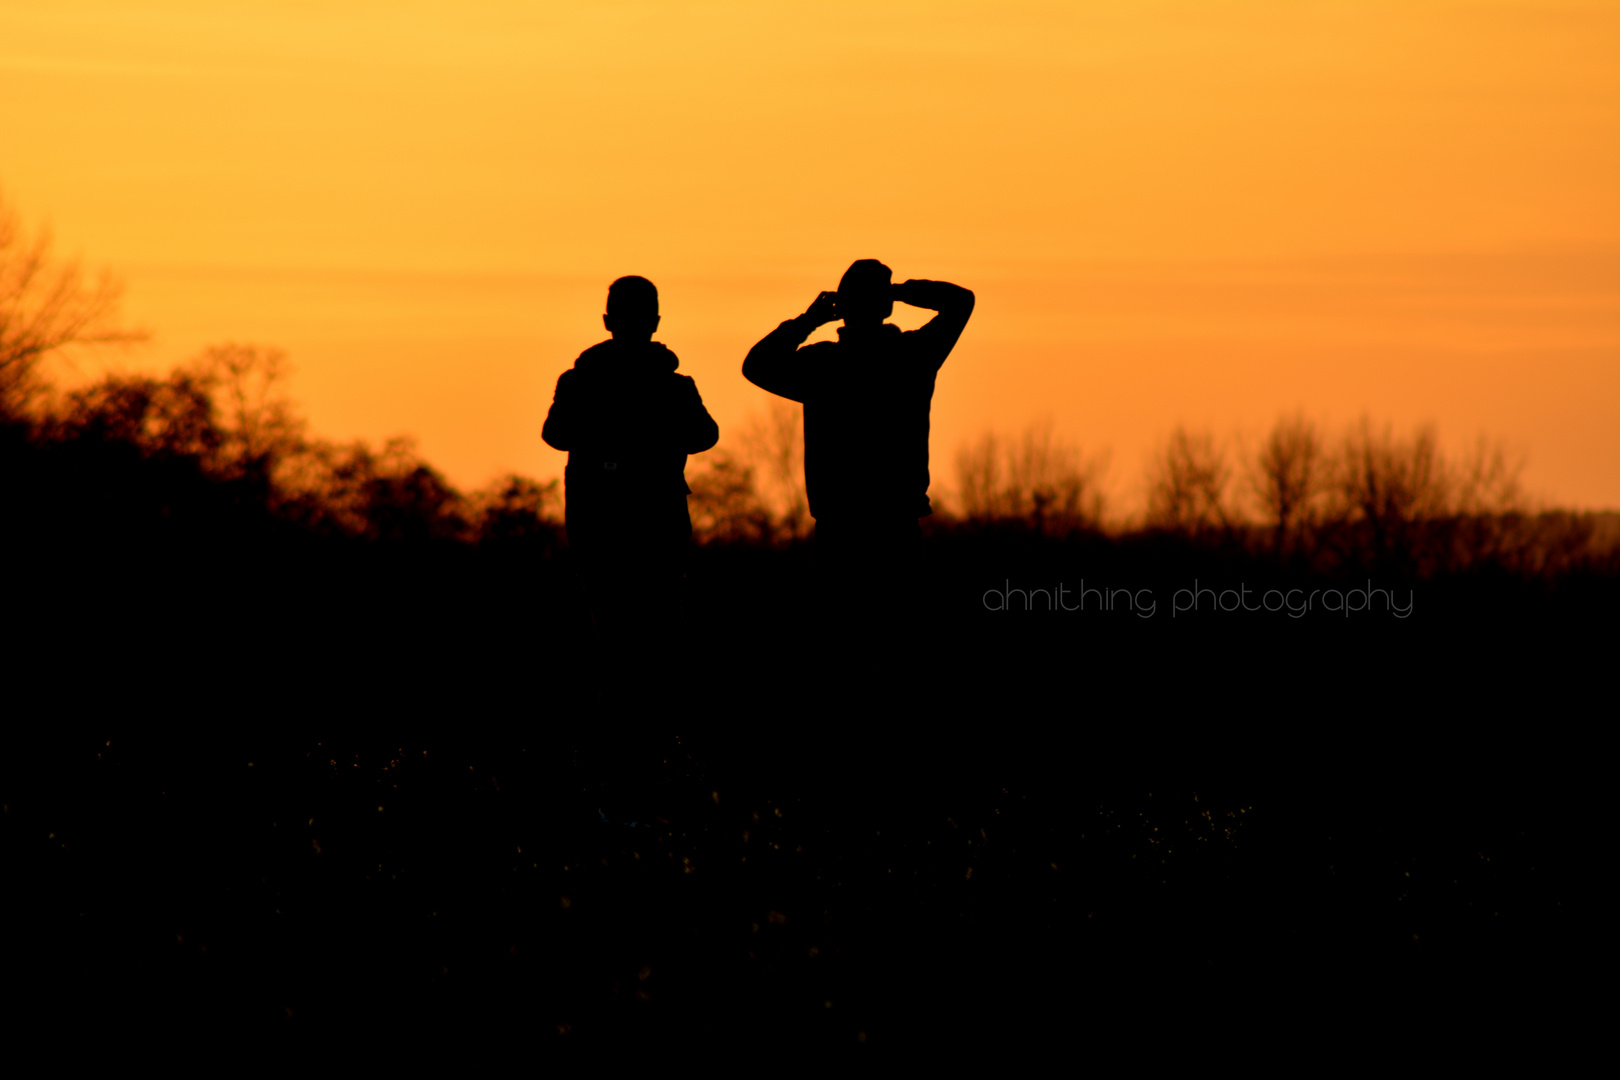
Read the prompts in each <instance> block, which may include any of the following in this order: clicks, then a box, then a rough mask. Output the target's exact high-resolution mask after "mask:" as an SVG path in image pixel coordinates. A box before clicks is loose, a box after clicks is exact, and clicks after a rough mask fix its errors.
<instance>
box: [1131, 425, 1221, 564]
mask: <svg viewBox="0 0 1620 1080" xmlns="http://www.w3.org/2000/svg"><path fill="white" fill-rule="evenodd" d="M1231 480H1232V468H1231V465H1230V463H1229V462H1228V461H1227V455H1226V451H1225V449H1224V448H1223V447H1221V446H1220V445H1219V444H1217V443H1216V441H1215V437H1214V436H1213V435H1211V434H1209V433H1208V432H1199V433H1196V434H1195V433H1190V432H1188V431H1187V429H1186V428H1182V427H1178V428H1176V430H1175V431H1174V432H1172V433H1171V435H1170V438H1169V440H1168V441H1166V443H1165V445H1164V446H1163V448H1161V449H1160V451H1159V452H1158V454H1157V455H1156V456H1155V457H1154V459H1153V463H1152V465H1151V466H1150V467H1149V472H1148V507H1147V511H1148V524H1149V525H1152V526H1154V527H1157V528H1162V529H1171V530H1174V531H1177V532H1184V533H1187V534H1189V535H1192V536H1197V537H1207V536H1210V535H1213V534H1217V533H1218V534H1220V535H1223V536H1226V535H1230V533H1231V530H1232V528H1233V524H1234V521H1235V517H1236V515H1235V513H1234V510H1233V508H1232V506H1231V504H1230V491H1229V489H1230V487H1231Z"/></svg>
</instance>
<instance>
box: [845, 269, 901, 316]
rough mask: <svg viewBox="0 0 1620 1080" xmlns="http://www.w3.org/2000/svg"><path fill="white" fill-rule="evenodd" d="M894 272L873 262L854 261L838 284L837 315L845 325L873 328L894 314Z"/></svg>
mask: <svg viewBox="0 0 1620 1080" xmlns="http://www.w3.org/2000/svg"><path fill="white" fill-rule="evenodd" d="M893 287H894V271H892V270H890V269H889V268H888V267H887V266H884V265H883V264H882V263H880V262H878V261H877V260H876V259H856V260H855V261H854V262H853V263H851V264H850V267H849V269H848V270H845V271H844V276H843V277H842V278H840V279H839V281H838V314H839V315H841V316H843V318H844V325H845V326H874V325H878V324H880V323H882V322H883V320H885V319H887V318H888V317H889V316H890V315H893V314H894V295H893V291H892V290H893Z"/></svg>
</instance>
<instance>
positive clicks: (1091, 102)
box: [0, 0, 1620, 508]
mask: <svg viewBox="0 0 1620 1080" xmlns="http://www.w3.org/2000/svg"><path fill="white" fill-rule="evenodd" d="M1617 58H1620V3H1613V2H1610V3H1559V2H1554V0H1502V2H1496V3H1429V2H1422V0H1392V2H1383V0H1323V2H1310V0H1297V2H1291V0H1180V2H1169V3H1155V2H1148V0H1133V2H1131V3H1119V2H1081V0H1068V2H1060V3H1031V2H1019V0H997V2H993V3H978V2H974V3H966V2H962V3H953V2H931V3H921V2H918V3H911V2H890V3H885V2H875V0H862V2H855V3H846V2H843V0H819V2H816V3H786V2H759V0H745V2H708V0H703V2H698V0H662V2H651V3H640V2H622V0H580V2H550V3H539V2H528V3H519V2H504V0H459V2H455V3H451V2H448V0H443V2H441V0H431V2H429V0H417V2H409V0H389V2H387V3H382V2H377V3H372V2H362V0H331V2H320V3H317V2H293V0H286V2H281V3H270V2H257V3H255V2H232V3H228V4H224V3H218V2H201V0H188V2H167V3H159V2H149V0H97V2H90V0H6V2H5V5H4V7H3V8H0V196H3V198H4V200H5V202H6V203H7V204H8V205H10V206H12V207H13V208H15V209H16V210H17V211H18V212H19V213H20V214H21V216H22V219H23V221H24V222H25V223H26V224H28V225H29V226H31V227H38V226H44V225H48V226H49V227H50V228H51V229H52V231H53V232H54V235H55V237H56V246H57V249H58V250H59V251H60V252H61V253H63V254H66V255H78V256H81V257H83V258H84V260H85V261H86V262H87V263H88V264H89V265H91V266H97V267H99V266H106V267H109V268H111V269H112V270H113V271H114V272H115V273H116V274H117V275H118V276H119V277H120V278H121V279H122V280H123V281H124V283H125V285H126V294H125V304H124V310H125V313H126V315H127V317H128V319H129V320H130V321H132V322H135V323H138V324H141V325H144V326H146V327H148V328H150V329H151V330H152V331H153V332H154V337H153V341H152V343H151V344H150V345H148V346H145V347H142V348H141V349H140V350H139V351H136V352H132V353H129V354H127V355H122V356H116V357H110V358H108V360H107V361H106V363H110V364H114V365H118V366H122V367H123V368H126V369H133V370H152V371H160V370H165V369H167V368H168V367H170V366H172V365H173V364H175V363H177V362H179V361H182V360H185V359H187V358H189V357H191V356H193V355H195V354H196V353H197V352H199V351H200V350H201V349H202V348H203V347H205V346H207V345H210V344H216V343H222V342H227V341H235V342H243V343H254V344H260V345H269V346H277V347H280V348H282V349H285V350H286V351H287V352H288V353H289V355H290V359H291V362H292V364H293V367H294V372H295V373H294V376H293V381H292V384H291V392H292V395H293V397H294V398H295V399H296V401H297V402H298V403H299V405H300V407H301V408H302V410H303V412H304V413H305V415H307V416H308V417H309V419H310V421H311V426H312V429H313V430H314V431H315V432H316V433H318V434H320V435H323V436H326V437H330V438H339V439H349V438H356V437H364V438H368V439H372V440H380V439H383V438H386V437H388V436H391V435H395V434H401V433H404V434H410V435H414V436H416V437H417V439H418V445H419V449H420V451H421V453H422V454H423V455H424V456H425V457H426V458H427V459H428V460H430V461H431V462H433V463H434V464H435V465H437V466H439V467H440V468H442V469H443V470H444V471H445V472H446V473H447V474H448V475H449V477H450V478H451V479H452V480H453V481H455V482H456V483H458V484H461V485H464V486H467V487H476V486H479V485H482V484H483V483H485V482H486V481H488V480H490V479H491V478H493V477H494V476H495V475H496V474H497V473H500V472H503V471H509V470H515V471H518V472H523V473H527V474H530V475H534V476H538V477H548V476H553V475H559V474H560V473H561V470H562V465H563V461H564V458H563V455H561V454H559V453H557V452H555V451H552V450H551V449H549V448H548V447H546V446H545V445H544V444H543V443H542V442H541V441H540V425H541V422H542V420H543V419H544V417H545V412H546V409H547V407H548V406H549V404H550V400H551V393H552V388H553V386H554V385H555V383H556V379H557V376H558V375H559V374H560V373H561V372H562V371H563V370H564V369H566V368H567V367H568V365H569V364H571V363H572V361H573V359H574V358H575V357H576V356H577V355H578V354H579V352H580V351H581V350H583V349H584V348H586V347H587V346H589V345H591V344H593V343H594V342H596V341H599V340H601V339H602V338H603V337H605V336H606V335H605V332H604V331H603V330H602V326H601V312H602V307H603V300H604V296H605V293H606V288H607V284H608V282H609V281H611V280H612V279H613V278H615V277H617V276H620V275H622V274H642V275H645V276H647V277H649V278H651V279H652V280H653V281H654V282H656V283H657V285H658V286H659V289H660V292H661V294H662V300H663V313H664V320H663V327H662V329H661V332H660V334H659V337H660V339H661V340H663V341H664V342H665V343H666V344H668V345H669V346H670V347H671V348H673V349H674V350H675V351H676V352H677V353H678V354H679V356H680V358H681V370H682V371H683V372H685V373H686V374H689V375H691V376H693V377H694V378H695V379H696V380H697V384H698V387H699V389H700V391H701V392H702V394H703V397H704V400H705V402H706V403H707V404H708V405H709V408H710V411H711V412H712V413H713V414H714V416H715V418H716V419H717V420H718V421H719V423H720V427H721V431H722V445H724V444H726V443H727V442H729V441H730V439H731V437H733V436H735V435H736V434H737V433H738V431H739V429H740V427H741V426H742V425H743V424H744V423H745V422H746V421H747V419H748V418H749V417H750V415H751V414H756V413H762V412H763V411H764V409H765V408H766V407H767V405H768V403H769V400H770V399H769V398H768V397H767V395H765V394H764V393H763V392H762V391H760V390H757V389H756V388H754V387H753V386H751V385H750V384H748V383H746V382H745V381H744V380H743V379H742V377H741V375H740V373H739V368H740V365H741V363H742V358H743V356H744V354H745V353H746V352H747V350H748V348H749V346H750V345H752V344H753V343H754V342H755V341H756V340H758V339H759V338H760V337H761V336H763V335H764V334H765V333H766V332H767V331H769V330H771V329H772V328H773V327H775V326H776V324H777V323H778V322H780V321H781V320H782V319H785V318H788V317H790V316H793V315H796V314H798V313H799V312H801V311H803V310H804V308H805V307H806V305H808V304H809V302H810V301H811V300H812V299H813V298H814V296H815V294H816V292H817V291H818V290H820V289H829V288H833V287H834V286H835V284H836V282H837V279H838V276H839V274H840V273H841V272H842V271H843V270H844V268H845V267H846V266H847V265H848V264H849V263H850V262H851V261H852V260H853V259H856V258H864V257H872V258H880V259H882V260H884V261H885V262H887V263H888V264H889V265H890V266H892V267H893V268H894V270H895V273H896V277H897V279H904V278H907V277H926V278H938V279H944V280H949V281H954V282H957V283H958V284H961V285H964V286H967V287H968V288H971V289H973V290H974V291H975V292H976V293H977V294H978V298H979V303H978V310H977V312H976V314H975V315H974V318H973V322H972V323H971V324H970V325H969V327H968V330H967V332H966V334H965V335H964V336H963V338H962V341H961V344H960V345H959V346H958V348H957V351H956V353H955V354H954V355H953V356H952V357H951V359H950V361H949V362H948V363H947V364H946V367H945V368H944V370H943V372H942V373H941V376H940V381H939V388H938V392H937V394H936V396H935V401H934V436H933V458H934V475H935V490H936V493H943V494H945V495H946V496H947V498H948V494H949V490H950V488H951V486H952V484H953V482H954V478H953V476H952V468H951V461H952V459H953V457H954V454H955V450H956V448H957V447H958V446H959V445H960V444H961V443H963V442H964V441H966V440H969V439H971V438H973V437H975V436H977V435H978V434H979V433H981V432H982V431H985V430H996V431H999V432H1004V433H1015V432H1017V431H1019V430H1021V429H1023V428H1024V427H1025V426H1026V425H1028V424H1030V423H1032V422H1035V421H1038V420H1041V419H1050V420H1051V422H1052V423H1053V424H1054V425H1055V427H1056V429H1057V431H1058V432H1059V433H1060V434H1062V435H1064V436H1066V437H1067V438H1069V439H1072V440H1074V441H1076V442H1078V443H1079V444H1080V445H1081V446H1082V447H1083V448H1084V449H1085V450H1086V451H1087V452H1088V453H1096V452H1101V451H1104V450H1107V451H1109V452H1111V460H1112V465H1111V467H1110V471H1109V477H1110V488H1111V491H1112V493H1113V495H1114V497H1115V500H1116V503H1117V505H1119V506H1121V507H1124V508H1128V507H1129V506H1131V505H1133V503H1134V502H1135V500H1137V499H1138V498H1139V494H1140V491H1139V485H1140V476H1141V472H1142V467H1143V464H1144V463H1145V461H1146V458H1147V455H1148V454H1149V453H1150V451H1151V450H1152V448H1153V447H1154V446H1155V445H1157V444H1158V443H1159V442H1160V441H1161V440H1162V439H1163V438H1164V436H1165V435H1166V434H1167V433H1168V432H1169V431H1170V430H1171V429H1172V428H1173V427H1175V426H1176V425H1177V424H1178V423H1179V424H1186V425H1188V426H1190V427H1193V428H1209V429H1211V430H1213V431H1215V432H1217V433H1218V434H1222V435H1227V434H1242V435H1246V436H1249V437H1251V438H1252V437H1253V436H1254V435H1257V434H1258V433H1259V432H1260V431H1261V430H1262V429H1263V428H1265V427H1266V426H1267V425H1269V424H1270V423H1271V421H1273V420H1274V419H1275V418H1276V417H1277V416H1278V415H1279V414H1281V413H1284V412H1288V413H1292V412H1294V411H1296V410H1303V411H1304V412H1305V413H1306V414H1307V415H1309V416H1313V417H1316V418H1317V419H1319V420H1321V421H1323V422H1324V423H1325V424H1327V425H1328V426H1329V427H1336V426H1338V425H1341V424H1344V423H1347V422H1349V421H1351V420H1353V419H1355V418H1357V417H1359V416H1361V415H1362V414H1367V415H1369V416H1371V417H1372V418H1373V419H1374V420H1376V421H1386V420H1387V421H1390V422H1393V423H1394V424H1395V425H1396V426H1397V428H1405V427H1409V426H1411V425H1414V424H1417V423H1420V422H1433V423H1434V424H1436V425H1437V427H1438V429H1439V431H1440V435H1441V438H1442V442H1444V443H1446V444H1448V445H1450V446H1453V447H1460V446H1462V445H1463V444H1464V443H1467V442H1471V441H1473V440H1474V439H1475V438H1476V437H1477V436H1478V435H1480V434H1487V435H1490V436H1494V437H1501V438H1503V439H1505V440H1507V442H1508V443H1509V444H1510V445H1511V446H1514V447H1517V448H1519V449H1521V450H1523V451H1525V452H1527V454H1528V460H1529V467H1528V470H1527V472H1526V480H1527V482H1528V485H1529V487H1530V488H1531V489H1532V490H1533V491H1535V492H1537V493H1539V494H1541V495H1543V496H1544V497H1546V498H1547V499H1549V500H1550V501H1553V502H1558V503H1564V504H1573V505H1580V506H1589V507H1607V508H1620V423H1617V420H1620V60H1617ZM924 317H925V315H924V314H923V313H921V312H915V311H912V312H907V311H905V310H904V309H901V310H900V312H899V313H898V316H897V318H898V321H900V322H901V323H902V325H906V326H913V325H917V324H919V323H920V321H921V320H922V319H923V318H924ZM829 330H830V328H829Z"/></svg>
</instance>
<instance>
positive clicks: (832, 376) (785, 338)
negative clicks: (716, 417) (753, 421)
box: [743, 259, 973, 631]
mask: <svg viewBox="0 0 1620 1080" xmlns="http://www.w3.org/2000/svg"><path fill="white" fill-rule="evenodd" d="M896 300H898V301H900V302H901V303H904V304H911V305H912V306H914V307H920V308H927V309H929V310H932V311H937V312H939V314H938V315H936V316H934V318H933V319H931V320H929V322H928V324H927V325H926V326H923V327H922V328H921V329H918V330H911V331H906V332H902V331H901V329H900V328H899V327H898V326H895V325H894V324H892V323H889V322H886V321H885V320H886V319H888V317H889V316H890V315H891V314H893V312H894V302H895V301H896ZM972 314H973V294H972V293H971V292H969V291H968V290H966V289H964V288H961V287H959V286H956V285H951V284H948V283H946V282H943V281H915V280H913V281H906V282H903V283H901V284H899V285H895V284H893V283H892V274H891V272H890V270H889V268H888V267H887V266H884V265H883V264H882V263H880V262H878V261H877V260H876V259H861V260H859V261H857V262H855V263H854V264H853V265H852V266H850V268H849V269H848V270H847V271H845V272H844V276H843V278H842V280H840V281H839V283H838V291H837V292H835V293H832V292H824V293H822V294H821V295H819V296H818V297H816V299H815V302H814V303H812V304H811V305H810V308H809V310H807V311H806V312H805V313H804V314H803V315H800V316H799V317H798V318H795V319H789V320H788V321H787V322H784V323H783V324H782V325H781V326H779V327H777V328H776V329H775V330H773V331H772V332H771V333H770V334H768V335H767V336H766V337H765V339H764V340H763V341H761V342H760V343H759V344H758V345H755V346H754V347H753V349H752V350H750V351H749V353H748V359H746V360H745V361H743V376H744V377H745V378H747V379H748V381H750V382H752V383H753V384H754V385H756V386H758V387H760V388H761V389H764V390H769V391H770V392H771V393H773V394H778V395H780V396H782V397H785V398H788V399H790V400H792V401H798V402H801V403H803V405H804V484H805V493H806V495H807V496H808V498H809V503H810V513H811V515H812V516H813V517H814V518H815V519H816V540H815V543H816V562H817V566H818V574H819V575H820V577H821V595H822V598H823V602H824V603H826V604H827V605H828V606H829V612H828V613H829V615H830V616H832V617H833V618H834V619H835V621H837V622H838V623H840V624H841V625H845V626H847V627H848V628H849V629H850V630H852V631H858V630H861V629H863V628H864V629H866V630H867V631H880V630H881V629H882V628H883V627H884V626H885V625H886V620H885V619H883V618H881V617H880V618H876V619H874V618H873V617H872V616H874V615H882V614H883V613H885V612H888V613H891V614H892V613H893V612H895V611H896V609H897V608H900V609H903V608H905V607H906V606H908V605H910V604H912V603H914V602H915V599H916V598H915V595H914V592H913V589H914V580H913V575H914V574H915V573H916V565H915V564H916V555H917V548H918V545H919V541H920V538H921V531H920V529H919V527H918V524H917V522H918V519H919V518H922V517H926V516H927V515H929V514H930V513H932V512H933V511H932V508H931V507H930V506H929V503H928V482H929V477H928V421H929V417H928V414H929V408H930V406H931V404H932V402H933V397H934V380H935V377H936V376H937V374H938V372H939V369H940V365H942V364H943V363H944V362H945V358H946V357H947V356H949V355H950V353H951V349H952V348H954V347H955V345H956V340H957V338H959V337H960V336H961V335H962V329H963V327H965V326H966V325H967V321H968V317H969V316H970V315H972ZM836 319H843V320H844V325H843V326H842V327H840V328H839V330H838V340H837V341H835V342H834V341H822V342H817V343H816V344H814V345H803V347H802V348H801V347H800V346H801V345H802V343H803V342H804V340H805V338H807V337H809V336H810V334H811V333H813V332H814V331H815V330H816V329H817V328H818V327H820V326H821V325H823V324H824V323H829V322H832V321H834V320H836Z"/></svg>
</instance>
